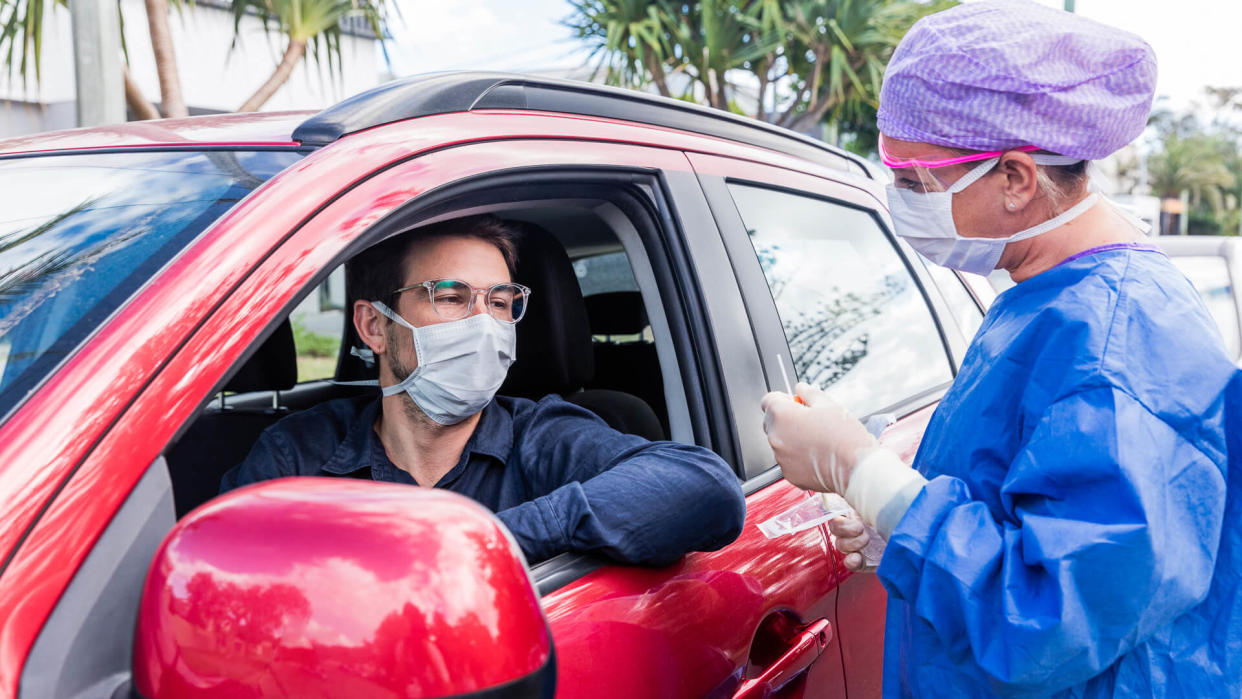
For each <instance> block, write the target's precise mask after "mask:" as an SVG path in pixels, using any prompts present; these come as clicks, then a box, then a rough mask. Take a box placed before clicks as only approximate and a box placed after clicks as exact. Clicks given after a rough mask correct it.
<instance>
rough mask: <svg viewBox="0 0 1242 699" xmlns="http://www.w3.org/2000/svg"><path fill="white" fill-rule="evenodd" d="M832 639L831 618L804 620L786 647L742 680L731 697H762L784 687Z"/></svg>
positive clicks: (821, 653) (809, 663) (802, 670)
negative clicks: (757, 674) (764, 665)
mask: <svg viewBox="0 0 1242 699" xmlns="http://www.w3.org/2000/svg"><path fill="white" fill-rule="evenodd" d="M831 640H832V622H830V621H828V620H827V619H820V620H818V621H813V622H811V623H810V624H807V625H806V627H805V628H803V629H802V631H801V632H800V633H799V634H798V636H797V637H796V638H795V639H794V642H793V643H792V644H791V645H790V646H789V650H787V651H785V652H784V653H782V654H781V657H779V658H777V659H776V661H775V662H773V663H772V664H771V665H769V666H768V668H767V669H766V670H764V671H763V673H762V674H761V675H759V676H758V677H755V678H752V679H749V680H744V681H743V682H742V684H741V685H739V686H738V688H737V691H736V692H734V693H733V699H763V698H764V697H767V696H770V695H771V694H772V693H774V692H776V691H777V690H779V689H780V688H781V687H784V686H785V685H786V684H789V682H790V681H791V680H793V679H795V678H796V677H797V676H798V675H800V674H802V673H803V672H805V671H806V669H807V668H809V667H810V666H811V663H813V662H815V661H816V660H818V659H819V656H821V655H823V653H824V649H825V648H827V647H828V643H829V642H830V641H831Z"/></svg>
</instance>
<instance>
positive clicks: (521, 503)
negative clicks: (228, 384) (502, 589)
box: [220, 396, 746, 565]
mask: <svg viewBox="0 0 1242 699" xmlns="http://www.w3.org/2000/svg"><path fill="white" fill-rule="evenodd" d="M379 409H380V400H379V399H378V398H372V397H365V396H364V397H360V398H343V399H339V400H333V401H328V402H326V403H322V404H320V405H317V406H315V407H314V408H311V409H309V410H306V411H303V412H300V413H295V414H293V415H290V416H289V417H286V418H285V419H283V420H281V421H280V422H278V423H276V424H275V425H272V426H271V427H269V428H268V429H267V430H266V431H264V432H263V434H262V435H261V436H260V437H259V440H258V442H257V443H255V445H254V447H253V448H252V449H251V450H250V454H249V455H248V456H247V457H246V460H245V461H243V462H242V463H241V464H239V465H238V466H235V467H234V468H233V469H231V470H230V471H229V472H228V473H226V474H225V475H224V479H223V480H222V481H221V487H220V490H221V492H224V491H228V490H232V489H234V488H237V487H240V486H243V485H246V484H249V483H256V482H258V481H264V480H269V479H272V478H280V477H282V476H354V477H368V476H369V477H370V478H372V479H374V480H377V481H385V482H389V483H408V484H410V485H417V483H416V482H415V481H414V478H413V477H411V476H410V474H409V473H407V472H405V471H403V470H401V469H399V468H397V467H396V465H394V464H393V463H392V461H391V460H390V459H389V458H388V455H387V454H386V453H385V452H384V446H383V444H382V443H381V442H380V439H379V436H378V435H377V434H376V432H375V429H374V425H375V418H376V416H377V413H378V411H379ZM368 469H369V473H368ZM435 487H437V488H444V489H446V490H451V491H453V492H455V493H460V494H462V495H466V496H468V497H470V498H473V499H474V500H476V501H478V502H480V503H482V504H483V505H485V506H487V507H488V508H491V510H492V511H493V512H495V513H496V514H497V516H498V517H499V518H500V520H501V521H502V522H504V523H505V526H507V527H508V528H509V531H510V532H512V533H513V536H514V537H515V538H516V539H517V541H518V543H519V544H520V545H521V547H522V550H523V551H524V552H525V553H526V556H527V558H528V559H529V560H530V562H532V563H534V562H537V561H541V560H544V559H546V558H550V557H552V556H555V555H556V554H558V553H563V552H566V551H575V552H581V553H587V552H590V553H602V554H604V555H607V556H609V557H611V558H614V559H616V560H618V561H621V562H624V563H639V564H647V565H666V564H669V563H672V562H673V561H676V560H677V559H678V558H680V557H681V556H682V555H683V554H685V553H686V552H687V551H711V550H715V549H718V548H720V547H722V546H725V545H726V544H728V543H729V542H731V541H733V540H734V539H736V538H737V536H738V534H739V533H741V530H742V521H743V519H744V518H745V514H746V512H745V510H746V503H745V500H744V499H743V497H742V491H741V488H740V487H739V485H738V480H737V477H736V476H734V474H733V471H732V470H731V469H730V468H729V466H728V465H727V464H725V463H724V461H723V460H721V458H720V457H719V456H717V455H716V454H714V453H713V452H711V451H709V450H707V449H703V448H701V447H695V446H689V445H685V444H679V443H677V442H649V441H647V440H645V439H643V438H641V437H636V436H634V435H628V434H622V433H620V432H617V431H616V430H614V429H612V428H611V427H609V426H608V425H607V424H605V423H604V421H603V420H601V419H599V418H598V417H596V416H595V414H594V413H591V412H589V411H587V410H585V409H584V408H581V407H579V406H577V405H574V404H572V403H569V402H566V401H565V400H562V399H561V398H559V397H557V396H547V397H545V398H543V399H541V400H540V401H539V402H535V401H531V400H527V399H525V398H507V397H505V396H497V397H496V398H495V399H493V400H492V402H491V403H489V404H488V405H487V407H486V408H484V410H483V414H482V416H481V417H480V418H479V423H478V426H477V427H475V430H474V434H472V435H471V436H470V440H469V441H468V442H467V443H466V447H465V449H463V450H462V455H461V459H460V460H459V461H458V462H457V465H456V466H454V467H453V469H452V470H450V471H449V472H448V473H446V474H444V477H443V478H441V479H440V481H439V482H438V483H436V484H435Z"/></svg>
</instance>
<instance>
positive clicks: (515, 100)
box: [293, 71, 872, 177]
mask: <svg viewBox="0 0 1242 699" xmlns="http://www.w3.org/2000/svg"><path fill="white" fill-rule="evenodd" d="M476 110H512V111H533V112H550V113H558V114H573V115H578V116H589V117H602V118H608V119H617V120H621V121H629V122H636V123H640V124H648V125H653V126H659V127H664V128H669V129H676V130H679V131H688V132H691V133H696V134H701V135H706V136H712V137H716V138H721V139H725V140H729V141H735V142H738V143H745V144H748V145H752V146H760V147H762V148H766V149H768V150H772V151H776V152H779V153H784V154H786V155H792V156H795V157H799V158H802V159H804V160H808V161H811V162H814V163H817V164H819V165H823V166H827V167H830V168H833V169H835V170H844V171H847V172H853V173H855V174H860V175H863V176H864V177H872V173H871V171H870V170H869V169H868V167H867V164H866V161H865V160H864V159H863V158H861V157H860V156H857V155H855V154H853V153H850V152H848V151H846V150H843V149H841V148H837V147H835V146H830V145H828V144H827V143H824V142H823V141H819V140H816V139H813V138H810V137H808V136H805V135H803V134H799V133H796V132H794V131H790V130H788V129H784V128H780V127H777V126H775V125H772V124H769V123H767V122H764V121H759V120H757V119H751V118H749V117H743V116H740V115H737V114H734V113H732V112H729V111H725V110H721V109H713V108H709V107H704V106H701V105H698V104H693V103H690V102H686V101H683V100H676V99H671V98H668V97H661V96H659V95H652V94H649V93H646V92H639V91H635V90H625V89H621V88H616V87H609V86H606V85H599V84H596V83H587V82H580V81H575V80H560V79H555V78H544V77H536V76H529V75H519V74H513V73H490V72H466V71H456V72H447V73H431V74H427V75H419V76H414V77H410V78H404V79H401V80H394V81H392V82H389V83H385V84H384V85H380V86H379V87H376V88H373V89H371V90H367V91H365V92H361V93H359V94H357V95H354V96H353V97H350V98H349V99H347V100H345V101H343V102H341V103H339V104H336V105H333V106H332V107H329V108H328V109H325V110H323V111H322V112H320V113H319V114H316V115H315V116H313V117H311V118H310V119H307V120H306V122H304V123H303V124H301V125H300V126H299V127H298V128H297V129H296V130H295V131H294V133H293V138H294V140H297V141H300V142H301V143H303V144H306V145H314V146H321V145H327V144H329V143H332V142H334V141H336V140H337V139H340V138H342V137H344V136H347V135H349V134H351V133H356V132H358V131H363V130H366V129H369V128H372V127H375V126H380V125H383V124H388V123H392V122H395V121H402V120H405V119H411V118H416V117H422V116H430V115H433V114H446V113H454V112H471V111H476Z"/></svg>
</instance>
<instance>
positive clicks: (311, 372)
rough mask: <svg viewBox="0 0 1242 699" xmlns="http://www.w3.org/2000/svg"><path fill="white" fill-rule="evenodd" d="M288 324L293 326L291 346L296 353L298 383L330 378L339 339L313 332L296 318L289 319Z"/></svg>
mask: <svg viewBox="0 0 1242 699" xmlns="http://www.w3.org/2000/svg"><path fill="white" fill-rule="evenodd" d="M290 323H291V324H292V325H293V346H294V347H295V348H297V353H298V381H314V380H316V379H330V378H332V376H333V374H334V373H335V372H336V354H337V352H338V351H339V350H340V347H341V339H340V338H339V337H336V336H333V335H324V334H322V333H317V332H314V331H312V330H310V329H309V328H307V327H306V326H305V325H304V324H303V323H302V321H300V320H298V319H297V318H293V319H290Z"/></svg>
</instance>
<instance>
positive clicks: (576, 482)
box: [498, 399, 746, 565]
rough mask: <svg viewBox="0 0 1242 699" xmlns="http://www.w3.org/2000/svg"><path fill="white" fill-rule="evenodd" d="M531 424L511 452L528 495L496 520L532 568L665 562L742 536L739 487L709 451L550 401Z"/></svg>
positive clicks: (742, 505) (742, 502)
mask: <svg viewBox="0 0 1242 699" xmlns="http://www.w3.org/2000/svg"><path fill="white" fill-rule="evenodd" d="M529 420H530V421H529V423H528V424H527V425H526V426H525V428H524V429H522V430H521V431H520V435H519V436H518V438H517V440H516V443H515V445H514V448H515V449H516V450H517V451H518V454H519V456H520V458H521V459H522V461H523V464H524V468H526V470H527V472H528V473H529V474H530V475H529V478H530V482H531V485H532V487H533V490H534V491H535V492H534V493H532V494H533V495H534V496H535V497H533V498H532V499H531V500H529V501H527V502H524V503H522V504H521V505H518V506H516V507H512V508H509V509H506V510H503V511H501V512H500V513H499V514H498V516H499V517H500V519H501V520H502V521H503V522H504V523H505V525H506V526H507V527H508V528H509V530H510V531H511V532H512V533H513V535H514V537H515V538H516V539H517V540H518V543H519V544H520V545H521V546H522V549H523V551H525V552H526V555H527V557H528V558H529V559H530V560H531V561H532V562H533V561H540V560H544V559H546V558H549V557H551V556H554V555H556V554H558V553H562V552H565V551H573V552H579V553H601V554H604V555H606V556H609V557H610V558H613V559H615V560H617V561H620V562H623V563H633V564H643V565H667V564H670V563H673V562H674V561H676V560H677V559H678V558H680V557H681V556H682V555H684V554H685V553H687V552H689V551H710V550H715V549H718V548H721V547H723V546H725V545H727V544H728V543H730V542H732V541H733V540H734V539H736V538H737V536H738V535H739V534H740V533H741V530H742V523H743V520H744V519H745V509H746V505H745V500H744V498H743V497H742V492H741V487H740V485H739V483H738V479H737V477H736V476H735V475H734V474H733V471H732V470H731V469H730V468H729V466H728V464H726V463H725V462H724V461H723V460H722V459H721V458H720V457H719V456H717V455H716V454H714V453H713V452H711V451H710V450H707V449H703V448H701V447H695V446H689V445H685V444H679V443H676V442H649V441H647V440H645V439H642V438H641V437H636V436H634V435H626V434H621V433H620V432H617V431H616V430H613V429H612V428H610V427H608V426H607V425H606V424H605V423H604V422H603V421H602V420H600V419H599V418H597V417H595V416H594V415H593V414H591V413H589V412H587V411H586V410H584V409H582V408H580V407H578V406H575V405H573V404H570V403H566V402H564V401H561V400H557V399H544V400H543V401H540V402H539V404H538V405H537V406H536V408H535V413H534V414H533V415H532V416H530V418H529Z"/></svg>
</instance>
